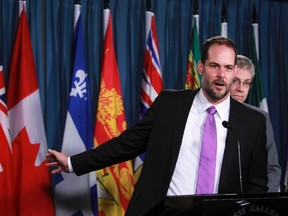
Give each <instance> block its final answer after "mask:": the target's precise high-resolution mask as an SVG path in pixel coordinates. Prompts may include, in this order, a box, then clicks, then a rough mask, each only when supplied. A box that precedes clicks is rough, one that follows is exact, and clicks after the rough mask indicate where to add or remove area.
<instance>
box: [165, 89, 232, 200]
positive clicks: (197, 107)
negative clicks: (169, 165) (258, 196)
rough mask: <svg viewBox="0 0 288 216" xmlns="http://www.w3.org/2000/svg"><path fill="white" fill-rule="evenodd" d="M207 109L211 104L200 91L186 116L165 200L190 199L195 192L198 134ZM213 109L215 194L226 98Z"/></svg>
mask: <svg viewBox="0 0 288 216" xmlns="http://www.w3.org/2000/svg"><path fill="white" fill-rule="evenodd" d="M210 106H212V104H211V103H210V102H209V101H208V100H207V99H206V97H205V96H204V94H203V90H202V89H201V90H200V91H199V92H198V93H197V95H196V96H195V99H194V101H193V104H192V106H191V109H190V112H189V115H188V119H187V122H186V126H185V130H184V135H183V138H182V144H181V147H180V152H179V155H178V159H177V163H176V167H175V170H174V173H173V176H172V179H171V182H170V186H169V189H168V192H167V196H179V195H193V194H195V192H196V186H197V178H198V165H199V159H200V153H201V144H202V131H203V125H204V121H205V119H206V116H207V112H206V110H207V109H208V107H210ZM215 107H216V109H217V113H215V115H214V117H215V121H216V127H217V156H216V172H215V183H214V193H217V192H218V186H219V179H220V173H221V166H222V161H223V155H224V149H225V142H226V136H227V129H226V128H224V127H223V125H222V122H223V121H228V119H229V111H230V97H228V98H227V99H226V100H225V101H223V102H221V103H220V104H218V105H216V106H215ZM207 178H208V176H207Z"/></svg>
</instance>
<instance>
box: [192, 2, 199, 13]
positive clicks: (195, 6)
mask: <svg viewBox="0 0 288 216" xmlns="http://www.w3.org/2000/svg"><path fill="white" fill-rule="evenodd" d="M193 14H194V15H197V14H199V3H198V0H196V1H194V5H193Z"/></svg>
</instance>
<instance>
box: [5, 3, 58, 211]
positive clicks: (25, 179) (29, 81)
mask: <svg viewBox="0 0 288 216" xmlns="http://www.w3.org/2000/svg"><path fill="white" fill-rule="evenodd" d="M24 8H25V7H24ZM7 107H8V117H9V125H10V133H11V140H12V157H13V162H14V177H15V187H14V188H15V191H16V194H17V198H16V207H15V208H16V215H42V216H43V215H54V206H53V201H52V196H51V182H50V172H49V169H48V168H47V167H46V166H45V163H46V162H45V154H46V152H47V142H46V135H45V130H44V123H43V116H42V110H41V104H40V95H39V89H38V83H37V77H36V67H35V64H34V57H33V50H32V44H31V40H30V33H29V27H28V23H27V17H26V12H25V9H23V10H22V12H21V14H20V17H19V23H18V27H17V32H16V38H15V42H14V48H13V52H12V58H11V63H10V70H9V79H8V88H7Z"/></svg>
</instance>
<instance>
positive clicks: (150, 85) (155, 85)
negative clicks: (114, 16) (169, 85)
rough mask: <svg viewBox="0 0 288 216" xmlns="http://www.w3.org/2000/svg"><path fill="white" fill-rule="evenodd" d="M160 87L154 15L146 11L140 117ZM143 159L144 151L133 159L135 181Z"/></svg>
mask: <svg viewBox="0 0 288 216" xmlns="http://www.w3.org/2000/svg"><path fill="white" fill-rule="evenodd" d="M162 89H163V81H162V74H161V65H160V57H159V45H158V37H157V32H156V22H155V16H154V13H153V12H151V11H146V49H145V54H144V66H143V73H142V84H141V102H140V118H142V117H143V116H144V114H145V112H146V110H147V109H148V108H149V107H150V106H151V104H152V103H153V102H154V100H155V98H156V97H157V96H158V95H159V93H160V92H161V91H162ZM144 159H145V153H143V154H141V155H139V156H138V157H136V158H135V159H134V161H133V169H134V178H135V182H137V180H138V178H139V175H140V173H141V170H142V165H143V161H144Z"/></svg>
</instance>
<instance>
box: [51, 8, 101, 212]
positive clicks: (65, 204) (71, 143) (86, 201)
mask: <svg viewBox="0 0 288 216" xmlns="http://www.w3.org/2000/svg"><path fill="white" fill-rule="evenodd" d="M80 9H81V5H79V4H77V5H75V7H74V12H75V13H74V69H73V75H72V83H71V91H70V97H69V109H68V112H67V117H66V125H65V130H64V137H63V143H62V150H61V151H62V152H64V153H65V154H67V155H74V154H77V153H80V152H83V151H86V150H87V149H92V148H93V146H94V144H93V129H92V121H91V120H92V117H91V112H90V98H89V97H90V96H89V86H88V74H87V69H86V61H85V53H84V43H83V30H82V16H81V12H80ZM54 203H55V208H56V215H59V216H65V215H73V216H75V215H85V216H86V215H98V204H97V187H96V173H95V172H91V173H90V174H86V175H82V176H76V175H74V174H69V173H61V174H59V175H58V181H57V184H56V187H55V198H54Z"/></svg>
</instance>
